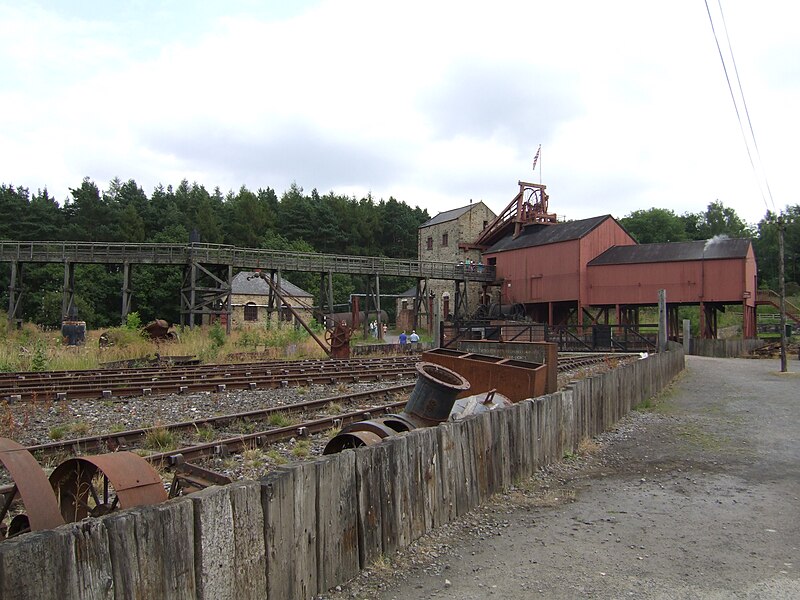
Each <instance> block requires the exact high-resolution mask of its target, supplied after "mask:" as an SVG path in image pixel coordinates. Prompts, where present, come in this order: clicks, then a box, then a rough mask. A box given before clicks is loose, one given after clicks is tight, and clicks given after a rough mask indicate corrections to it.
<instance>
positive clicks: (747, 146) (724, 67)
mask: <svg viewBox="0 0 800 600" xmlns="http://www.w3.org/2000/svg"><path fill="white" fill-rule="evenodd" d="M704 1H705V5H706V12H707V13H708V20H709V22H710V23H711V32H712V33H713V34H714V42H716V44H717V52H719V59H720V62H721V63H722V70H723V71H724V73H725V81H727V83H728V91H730V94H731V101H732V102H733V108H734V110H735V111H736V119H737V120H738V121H739V130H740V131H741V133H742V139H743V140H744V146H745V149H746V150H747V158H748V159H750V167H751V168H752V169H753V175H754V176H755V178H756V183H757V185H758V191H759V193H760V194H761V199H762V200H763V201H764V206H765V207H766V209H767V211H769V204H768V203H767V198H766V196H764V190H763V188H762V186H761V180H760V178H759V175H758V170H757V169H756V165H755V162H754V161H753V155H752V153H751V152H750V143H749V141H748V139H747V133H746V132H745V130H744V124H743V123H742V117H741V114H740V113H739V104H738V103H737V102H736V95H735V93H734V91H733V86H732V85H731V79H730V76H729V75H728V67H727V65H726V64H725V57H724V56H723V54H722V47H721V46H720V44H719V38H718V37H717V30H716V28H715V27H714V19H713V18H712V16H711V9H710V8H709V6H708V0H704ZM718 2H719V0H718ZM721 9H722V6H721V5H720V11H721ZM722 20H723V24H724V22H725V18H724V16H723V19H722ZM725 35H726V37H727V35H728V30H727V27H726V28H725ZM728 49H729V52H730V54H731V58H733V48H732V47H731V43H730V38H728ZM735 66H736V61H735V60H734V68H735ZM735 73H736V79H737V82H738V83H739V90H740V91H741V89H742V84H741V80H740V79H739V73H738V71H736V72H735ZM742 103H743V104H744V108H745V110H747V104H746V103H745V102H744V94H742ZM747 119H748V123H749V122H750V115H749V113H748V115H747ZM750 132H751V133H752V132H753V126H752V123H751V124H750ZM753 144H754V146H755V148H756V151H758V145H757V144H756V143H755V135H753ZM760 160H761V156H760V155H759V161H760ZM762 164H763V163H762ZM764 182H765V183H766V186H767V190H769V183H768V182H767V179H766V174H765V176H764ZM770 200H772V193H771V192H770ZM772 207H773V209H774V208H775V202H774V201H773V202H772Z"/></svg>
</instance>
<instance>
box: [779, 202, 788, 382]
mask: <svg viewBox="0 0 800 600" xmlns="http://www.w3.org/2000/svg"><path fill="white" fill-rule="evenodd" d="M783 230H784V223H783V216H780V217H778V277H779V278H780V279H779V288H778V290H779V293H780V295H781V302H780V304H781V373H786V371H787V367H786V278H785V277H784V275H783V268H784V265H783Z"/></svg>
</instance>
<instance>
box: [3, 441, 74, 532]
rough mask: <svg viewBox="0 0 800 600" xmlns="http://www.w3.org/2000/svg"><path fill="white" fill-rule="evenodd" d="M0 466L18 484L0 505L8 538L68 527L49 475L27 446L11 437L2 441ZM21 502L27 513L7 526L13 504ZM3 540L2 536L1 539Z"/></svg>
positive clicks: (8, 491) (20, 514)
mask: <svg viewBox="0 0 800 600" xmlns="http://www.w3.org/2000/svg"><path fill="white" fill-rule="evenodd" d="M0 463H2V464H3V465H4V466H5V468H6V469H7V470H8V473H9V475H11V479H12V480H13V481H14V484H13V485H12V486H10V487H9V488H7V489H6V490H5V492H4V494H3V500H2V502H1V503H0V530H2V531H4V532H5V537H11V536H13V535H18V534H20V533H25V532H27V531H38V530H40V529H51V528H53V527H58V526H59V525H63V524H64V520H63V519H62V518H61V515H60V514H59V511H58V501H57V500H56V496H55V494H54V493H53V489H52V488H51V487H50V483H49V482H48V481H47V475H46V474H45V472H44V470H42V468H41V467H40V466H39V463H38V462H36V459H35V458H34V457H33V455H32V454H31V453H30V452H28V450H27V449H26V448H25V446H22V445H20V444H18V443H17V442H15V441H14V440H10V439H8V438H0ZM17 500H22V504H23V506H24V507H25V513H17V514H16V515H14V517H13V518H12V519H11V521H10V523H8V524H6V523H5V522H4V521H5V519H6V517H8V516H10V515H11V514H12V513H13V512H14V511H15V509H14V508H13V505H14V503H15V502H16V501H17ZM2 537H3V535H0V539H2Z"/></svg>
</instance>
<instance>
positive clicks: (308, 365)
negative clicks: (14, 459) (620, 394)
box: [28, 354, 620, 461]
mask: <svg viewBox="0 0 800 600" xmlns="http://www.w3.org/2000/svg"><path fill="white" fill-rule="evenodd" d="M610 356H612V357H619V356H620V355H606V354H603V355H598V354H582V355H577V356H569V357H563V358H559V367H558V370H559V372H561V373H564V372H568V371H571V370H575V369H577V368H583V367H586V366H591V365H595V364H599V363H603V362H606V361H607V360H608V359H609V357H610ZM332 362H333V361H308V362H305V361H304V362H302V363H299V364H297V363H286V362H282V363H281V362H276V363H273V364H270V365H267V366H269V367H270V368H269V369H262V373H266V372H270V371H272V370H279V371H280V373H278V374H277V377H278V381H280V382H286V383H287V384H289V383H291V384H296V385H300V384H304V383H305V382H307V381H308V380H309V379H315V378H316V379H321V381H314V382H321V383H333V382H335V381H336V380H339V379H337V378H336V376H338V375H341V376H342V377H344V378H347V379H351V378H353V377H359V378H361V377H363V378H364V380H368V379H369V378H370V377H371V378H373V379H372V380H375V379H377V380H380V379H389V378H391V377H397V376H403V375H406V374H410V373H413V372H414V368H413V364H414V363H415V362H416V359H408V358H407V357H399V358H397V357H396V358H392V359H367V360H360V361H342V362H346V363H347V364H345V365H338V366H336V367H335V368H334V369H333V370H332V369H331V367H330V365H331V363H332ZM387 362H391V363H400V365H399V366H398V367H397V368H396V369H390V368H387ZM337 363H338V361H337ZM334 364H336V363H334ZM406 364H407V365H409V366H408V368H407V367H406V366H405V365H406ZM231 366H233V367H234V368H233V369H229V368H228V367H231ZM356 366H358V367H361V368H365V367H367V368H369V369H371V372H369V373H368V374H366V375H363V374H361V375H354V372H355V371H353V370H352V369H353V367H356ZM254 367H258V368H261V367H262V365H261V364H256V365H252V364H251V365H214V366H212V368H210V369H207V370H203V369H200V370H198V369H196V368H195V369H189V368H182V369H180V370H181V371H183V372H184V373H186V375H184V376H186V377H188V376H189V374H190V373H191V372H195V373H197V372H198V371H201V372H202V375H205V376H206V379H203V380H202V381H201V382H200V383H198V384H196V385H192V387H191V389H192V391H195V390H207V389H208V388H209V387H211V388H212V389H213V388H214V386H216V385H219V384H217V383H216V382H217V381H220V380H223V381H225V382H226V383H225V384H224V385H225V390H227V389H228V387H230V389H234V388H236V387H239V388H246V387H251V388H252V387H253V386H251V385H244V384H249V383H251V382H253V381H254V377H255V376H254ZM406 369H407V370H406ZM126 371H127V370H121V371H120V372H118V374H117V376H121V374H122V373H125V372H126ZM141 371H142V370H135V373H134V374H135V375H136V376H139V375H140V372H141ZM144 371H148V372H152V374H153V375H161V374H162V373H161V372H160V370H158V369H144ZM237 372H238V373H241V374H243V376H240V375H239V374H237ZM226 375H227V376H226ZM209 376H211V379H208V377H209ZM41 379H44V380H45V381H46V380H47V378H46V377H44V378H41ZM179 381H180V382H182V384H181V385H190V384H188V383H187V380H184V379H181V380H179ZM270 381H272V380H270ZM231 382H233V385H229V384H230V383H231ZM164 383H165V386H164V387H167V388H169V387H170V386H174V385H175V380H174V379H167V380H165V382H164ZM273 383H274V381H273ZM413 386H414V384H413V383H409V384H401V385H396V386H391V387H387V388H382V389H380V390H370V391H365V392H355V393H350V394H342V395H338V396H332V397H328V398H322V399H318V400H310V401H305V402H299V403H293V404H288V405H281V406H273V407H269V408H264V409H258V410H251V411H246V412H236V413H228V414H224V415H217V416H210V417H202V418H199V419H193V420H187V421H180V422H175V423H167V424H164V425H159V426H156V427H142V428H136V429H130V430H126V431H117V432H113V433H104V434H99V435H92V436H84V437H80V438H74V439H69V440H59V441H54V442H47V443H43V444H36V445H31V446H28V450H29V451H30V452H32V453H36V455H37V456H39V457H42V458H44V457H49V456H63V455H67V454H70V455H79V454H87V453H91V452H105V451H116V450H126V449H129V448H131V447H135V446H137V445H139V444H140V443H141V441H142V440H144V439H145V438H147V436H148V434H150V433H152V432H154V431H156V430H165V431H169V432H176V433H177V432H198V431H201V430H206V431H214V430H217V429H221V428H224V427H225V426H229V425H230V424H232V423H235V422H236V421H250V422H258V421H266V420H268V419H269V418H270V417H272V416H274V415H286V414H300V413H305V412H307V411H319V410H324V408H325V407H327V406H330V405H332V404H352V403H355V402H363V401H368V400H370V399H374V398H376V397H388V396H391V395H397V394H400V393H410V392H411V390H412V389H413ZM259 387H261V388H262V389H263V388H264V387H267V386H266V385H264V384H263V383H262V385H260V386H259ZM273 387H276V386H273ZM118 389H119V388H118ZM126 389H132V386H128V388H126ZM220 391H224V390H220ZM402 404H403V403H402V402H400V403H389V404H385V405H382V406H379V407H377V409H375V410H377V412H378V413H380V412H382V411H385V410H391V409H394V408H397V407H398V406H401V405H402ZM364 412H365V411H364V410H357V411H353V412H352V413H344V414H340V415H335V416H330V417H324V418H319V419H313V420H310V421H306V422H303V423H299V424H293V425H290V426H286V427H270V428H269V429H265V430H263V431H259V432H256V433H247V434H242V435H236V436H231V437H230V438H229V439H224V440H215V441H209V442H206V443H202V444H197V445H196V446H191V447H188V448H183V449H181V450H180V451H175V450H172V451H168V452H163V453H159V454H154V455H151V456H149V457H148V460H153V461H162V460H164V459H165V457H167V456H169V455H171V454H175V453H176V452H181V453H183V454H184V455H186V454H188V455H191V456H194V455H195V454H197V455H198V456H209V455H213V454H214V453H215V452H216V453H217V454H218V453H220V452H221V451H222V450H221V449H220V446H225V447H226V450H225V451H236V449H237V448H239V447H242V441H244V442H247V443H250V442H252V441H253V440H255V441H257V442H258V443H259V445H262V444H268V443H272V442H274V441H281V440H283V439H288V437H293V436H295V435H297V432H298V431H302V432H303V433H304V434H305V433H317V432H319V431H323V430H325V429H329V428H331V427H333V426H334V425H335V424H336V423H337V422H340V423H341V422H347V419H349V418H351V417H358V418H363V417H364ZM285 436H288V437H285ZM195 447H196V448H197V450H194V449H193V448H195ZM152 457H155V458H152Z"/></svg>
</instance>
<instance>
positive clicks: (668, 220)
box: [619, 208, 687, 244]
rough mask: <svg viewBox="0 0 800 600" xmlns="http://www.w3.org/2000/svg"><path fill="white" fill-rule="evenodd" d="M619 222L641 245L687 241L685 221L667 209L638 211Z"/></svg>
mask: <svg viewBox="0 0 800 600" xmlns="http://www.w3.org/2000/svg"><path fill="white" fill-rule="evenodd" d="M619 222H620V224H621V225H622V226H623V227H624V228H625V229H627V230H628V233H630V234H631V235H632V236H633V237H634V239H635V240H636V241H637V242H639V243H640V244H656V243H663V242H683V241H685V240H686V239H687V237H686V232H685V229H684V223H683V221H682V220H681V218H680V217H678V216H677V215H676V214H675V213H674V212H673V211H671V210H669V209H667V208H649V209H647V210H636V211H633V212H632V213H630V214H629V215H628V216H626V217H623V218H622V219H620V220H619Z"/></svg>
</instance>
